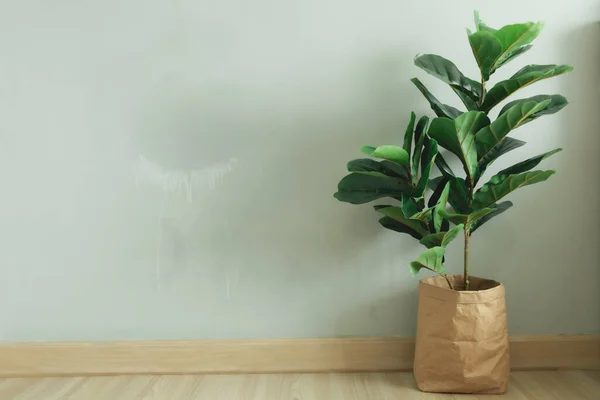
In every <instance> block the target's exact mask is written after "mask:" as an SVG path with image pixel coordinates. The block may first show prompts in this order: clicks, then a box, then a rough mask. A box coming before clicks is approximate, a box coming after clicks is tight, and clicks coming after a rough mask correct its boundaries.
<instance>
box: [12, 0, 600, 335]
mask: <svg viewBox="0 0 600 400" xmlns="http://www.w3.org/2000/svg"><path fill="white" fill-rule="evenodd" d="M480 3H481V2H478V1H461V2H455V4H450V3H449V2H447V1H441V0H435V1H420V2H412V3H411V4H410V6H408V5H407V4H406V2H398V1H391V0H382V1H376V2H366V1H364V2H363V1H351V2H347V1H342V0H304V1H297V2H290V1H270V0H256V1H253V2H247V1H241V0H224V1H220V2H208V1H201V2H198V1H192V0H172V1H141V0H133V1H117V0H105V1H73V0H62V1H53V2H48V1H41V0H40V1H31V0H23V1H19V2H9V1H4V2H3V7H2V13H1V14H0V26H2V31H3V33H2V35H0V57H1V58H0V114H1V115H2V117H1V118H0V182H2V191H1V192H0V193H2V196H1V197H0V205H1V207H0V222H1V223H0V244H1V246H0V249H1V250H0V277H1V279H0V340H1V341H27V340H103V339H176V338H246V337H250V338H254V337H325V336H390V335H400V336H411V335H413V334H414V329H415V315H416V288H417V281H416V280H415V279H413V278H412V277H411V276H410V274H409V272H408V268H407V264H408V262H409V261H411V260H413V259H414V258H415V257H416V256H417V255H418V254H419V252H420V250H421V249H420V248H419V246H418V245H417V244H416V243H415V242H414V241H412V240H410V238H408V237H406V236H402V235H396V234H394V233H393V232H388V231H384V230H383V229H382V228H380V226H379V225H378V224H377V217H376V214H375V212H374V211H373V210H372V209H371V207H370V206H368V205H365V206H360V207H359V206H351V205H348V204H341V203H338V202H337V201H336V200H335V199H334V198H333V197H332V194H333V192H334V191H335V188H336V184H337V181H338V180H339V179H340V178H341V177H342V176H343V175H344V173H345V163H346V161H348V160H349V159H351V158H358V157H360V155H359V153H358V148H359V147H360V146H361V145H364V144H375V145H377V144H390V143H400V142H401V136H402V132H403V129H404V127H405V124H406V122H407V118H408V116H409V112H410V111H411V110H414V111H416V112H417V113H418V114H424V113H429V114H431V112H430V110H429V109H428V106H427V105H426V103H425V100H424V99H422V98H421V97H420V94H419V93H418V91H417V90H416V89H415V88H414V87H412V85H411V83H410V82H409V78H411V77H413V76H419V77H420V78H421V80H423V81H424V82H425V83H426V84H427V85H428V86H429V87H430V89H431V90H432V91H434V92H435V93H437V94H438V96H439V97H441V98H442V99H444V100H447V101H454V99H453V97H452V96H453V95H452V94H451V93H450V91H449V90H448V88H446V87H444V86H443V85H442V84H439V83H437V82H435V80H434V78H432V77H428V76H426V75H425V74H424V73H423V72H421V71H420V70H418V69H417V68H416V67H414V66H413V65H412V58H413V56H414V55H415V54H416V53H418V52H431V53H438V54H442V55H445V56H447V57H448V58H451V59H453V60H455V62H457V64H458V65H459V66H460V67H461V68H462V69H463V71H464V72H465V73H468V74H470V75H472V76H476V75H475V73H476V66H475V63H474V61H473V60H472V56H471V54H470V48H469V45H468V42H467V39H466V36H465V31H464V28H465V27H466V26H472V10H473V9H474V8H476V7H479V8H480V11H481V14H482V17H483V18H484V20H485V21H486V22H487V23H488V24H490V25H492V26H499V25H502V24H507V23H514V22H522V21H527V20H544V21H546V23H547V25H546V29H545V32H544V33H543V35H542V36H541V37H540V38H539V40H538V41H537V44H536V46H535V47H534V50H532V51H531V52H529V53H528V54H527V55H525V56H523V57H522V58H520V59H518V61H515V62H514V63H513V64H512V65H510V66H507V67H505V68H504V70H502V71H500V72H499V73H498V76H497V77H495V78H496V79H498V78H499V77H506V76H508V75H509V74H511V73H512V72H514V71H515V70H516V69H518V68H520V67H521V66H522V65H523V64H524V63H538V64H544V63H570V64H572V65H574V66H575V68H576V71H575V72H574V73H572V74H570V75H568V76H563V77H560V78H556V79H554V80H549V81H545V82H543V83H539V84H537V85H534V86H532V87H530V88H527V89H526V90H523V91H522V92H521V93H520V96H519V97H525V96H526V95H531V94H535V93H541V92H545V93H556V92H558V93H562V94H564V95H565V96H567V97H568V98H569V99H570V100H571V102H572V104H571V105H570V106H569V107H568V108H567V109H565V110H564V111H563V112H561V113H560V114H558V115H555V116H550V117H545V118H544V119H541V120H539V121H536V123H533V124H530V125H528V126H526V127H524V128H522V129H519V131H518V134H517V136H518V137H519V138H520V139H523V140H526V141H527V142H529V145H528V146H525V147H523V148H521V149H519V150H516V151H514V152H513V153H511V154H510V155H507V156H506V157H505V158H504V159H503V161H502V162H499V163H498V165H497V168H499V167H502V166H507V165H510V164H509V163H511V162H512V161H517V160H520V159H523V158H526V157H527V156H532V155H536V154H539V153H541V152H544V151H547V150H550V149H553V148H555V147H559V146H560V147H564V149H565V151H563V152H562V153H560V154H559V155H557V156H555V157H553V158H551V159H549V160H547V161H546V162H545V165H544V167H547V168H556V169H557V170H558V174H557V175H556V176H555V177H552V178H551V179H550V180H549V181H548V182H547V183H545V184H540V185H536V186H532V187H529V188H525V189H522V190H521V191H519V192H518V193H516V194H514V195H513V196H512V197H511V200H513V201H514V203H515V207H513V209H511V210H510V211H509V212H507V213H506V214H504V215H503V216H502V217H498V218H497V219H496V220H495V221H494V223H490V224H489V225H486V226H485V227H483V228H481V230H480V231H479V232H478V235H476V236H475V237H474V239H473V244H472V261H471V265H472V270H473V271H476V275H479V276H486V277H491V278H495V279H498V280H501V281H503V282H505V283H506V286H507V290H508V296H509V299H508V301H509V303H508V306H509V325H510V331H511V333H512V334H544V333H547V334H550V333H600V295H599V290H598V285H599V283H600V268H599V265H598V259H599V252H600V250H599V249H600V246H598V243H599V239H600V232H599V228H598V225H599V224H598V223H599V221H600V215H599V211H598V210H599V207H598V204H599V203H598V202H599V200H600V196H599V195H600V183H599V180H598V177H597V172H596V171H598V167H599V165H598V157H597V154H598V150H599V148H600V147H599V145H600V134H598V126H599V125H598V122H599V120H598V115H599V114H600V113H599V111H598V110H599V109H600V107H599V102H598V58H599V57H598V56H599V50H598V49H599V48H600V41H599V40H598V38H599V37H600V36H599V33H600V29H599V28H598V25H597V23H596V21H597V20H598V14H599V11H600V9H599V5H598V2H596V1H591V0H577V1H572V2H568V3H567V2H559V3H556V4H553V5H552V7H549V6H547V2H546V1H541V0H535V1H528V2H526V3H523V2H522V1H516V0H510V1H504V2H494V3H493V4H491V2H486V4H485V5H482V4H480ZM488 3H490V4H488ZM461 246H462V244H461V243H460V241H458V242H457V243H455V245H454V246H453V248H452V249H451V251H450V255H449V257H448V259H449V263H448V267H449V269H450V270H453V271H460V268H461V266H460V263H461V257H460V252H461V249H460V247H461Z"/></svg>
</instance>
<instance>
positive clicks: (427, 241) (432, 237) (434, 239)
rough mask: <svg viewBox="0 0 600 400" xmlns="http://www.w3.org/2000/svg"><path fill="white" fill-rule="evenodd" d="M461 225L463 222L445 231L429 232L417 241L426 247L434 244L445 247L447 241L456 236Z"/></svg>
mask: <svg viewBox="0 0 600 400" xmlns="http://www.w3.org/2000/svg"><path fill="white" fill-rule="evenodd" d="M463 227H464V225H463V224H459V225H456V226H455V227H454V228H452V229H450V230H449V231H447V232H439V233H431V234H429V235H427V236H425V237H424V238H423V239H421V241H420V242H419V243H421V244H422V245H423V246H425V247H427V248H428V249H430V248H432V247H436V246H439V247H446V246H447V245H448V243H450V242H451V241H452V240H454V238H456V236H458V234H459V233H460V231H462V230H463Z"/></svg>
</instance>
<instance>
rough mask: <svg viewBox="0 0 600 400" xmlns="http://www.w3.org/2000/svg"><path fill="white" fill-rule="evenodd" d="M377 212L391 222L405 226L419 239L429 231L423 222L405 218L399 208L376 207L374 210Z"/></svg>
mask: <svg viewBox="0 0 600 400" xmlns="http://www.w3.org/2000/svg"><path fill="white" fill-rule="evenodd" d="M376 210H377V212H380V213H381V214H383V215H385V216H386V217H389V218H391V219H392V220H394V221H396V222H398V223H400V224H402V225H404V226H406V227H407V228H409V229H411V230H413V231H414V232H416V233H417V234H418V235H420V237H421V238H422V237H423V236H425V235H427V234H428V233H429V231H428V230H427V224H426V223H424V222H423V221H420V220H418V219H416V218H407V217H405V216H404V212H403V211H402V208H400V207H378V208H376Z"/></svg>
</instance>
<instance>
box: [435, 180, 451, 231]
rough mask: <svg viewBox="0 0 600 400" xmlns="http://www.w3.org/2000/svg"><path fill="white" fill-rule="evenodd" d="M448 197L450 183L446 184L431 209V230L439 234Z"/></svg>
mask: <svg viewBox="0 0 600 400" xmlns="http://www.w3.org/2000/svg"><path fill="white" fill-rule="evenodd" d="M449 195H450V183H449V182H447V183H446V185H445V186H444V188H443V189H442V192H441V193H440V196H439V198H438V200H437V203H436V205H435V207H434V209H433V230H434V231H435V232H439V231H441V230H442V223H443V222H444V214H445V212H446V203H448V197H449Z"/></svg>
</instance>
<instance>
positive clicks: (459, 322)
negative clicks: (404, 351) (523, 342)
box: [414, 275, 509, 393]
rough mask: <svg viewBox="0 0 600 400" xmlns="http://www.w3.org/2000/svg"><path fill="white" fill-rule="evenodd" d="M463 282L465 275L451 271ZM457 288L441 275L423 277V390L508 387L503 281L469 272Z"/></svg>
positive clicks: (418, 359)
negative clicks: (466, 283)
mask: <svg viewBox="0 0 600 400" xmlns="http://www.w3.org/2000/svg"><path fill="white" fill-rule="evenodd" d="M449 279H450V281H451V282H452V285H453V287H455V288H459V289H460V288H463V287H464V284H463V278H462V276H461V275H453V276H449ZM469 280H470V282H471V283H470V285H471V290H469V291H468V292H465V291H462V292H461V291H454V290H450V289H449V287H448V282H446V280H445V279H444V278H443V277H441V276H436V277H432V278H425V279H423V280H421V282H420V283H419V312H418V321H417V344H416V349H415V364H414V373H415V378H416V380H417V386H418V387H419V389H421V390H422V391H424V392H442V393H504V392H505V391H506V384H507V382H508V375H509V362H508V358H509V355H508V331H507V328H506V303H505V299H504V286H503V285H502V284H501V283H498V282H496V281H491V280H486V279H481V278H476V277H473V276H472V277H470V278H469Z"/></svg>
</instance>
